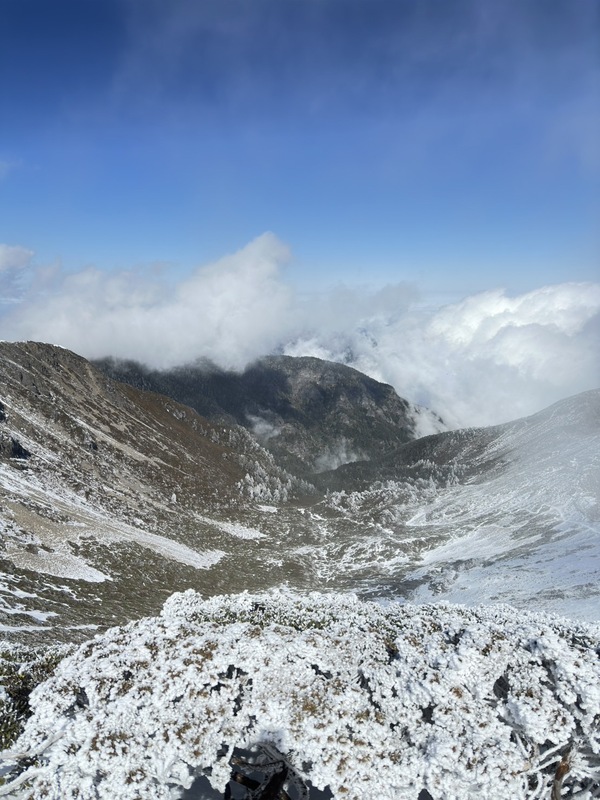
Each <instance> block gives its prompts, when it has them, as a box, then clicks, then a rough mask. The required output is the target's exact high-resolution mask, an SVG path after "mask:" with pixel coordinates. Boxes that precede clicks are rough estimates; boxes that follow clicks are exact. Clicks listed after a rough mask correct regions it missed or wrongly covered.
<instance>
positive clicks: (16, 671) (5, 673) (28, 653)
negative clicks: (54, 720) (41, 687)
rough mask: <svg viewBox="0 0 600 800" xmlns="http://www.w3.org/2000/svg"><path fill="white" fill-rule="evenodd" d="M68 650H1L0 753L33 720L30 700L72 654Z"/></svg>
mask: <svg viewBox="0 0 600 800" xmlns="http://www.w3.org/2000/svg"><path fill="white" fill-rule="evenodd" d="M70 649H72V648H69V647H67V646H57V647H47V648H33V647H26V646H25V645H18V644H5V645H4V646H3V647H2V648H1V649H0V750H4V749H6V748H7V747H9V746H10V745H11V744H12V743H13V742H14V741H15V739H17V737H18V736H19V735H20V734H21V733H22V731H23V727H24V725H25V721H26V720H27V719H28V717H29V716H30V708H29V697H30V695H31V692H32V691H33V689H34V688H35V687H36V686H37V685H38V684H40V683H42V682H43V681H45V680H46V679H47V678H48V677H49V676H50V675H51V674H52V672H53V671H54V669H55V667H56V665H57V664H58V663H59V662H60V660H61V659H62V658H64V656H65V655H66V654H67V653H68V652H70Z"/></svg>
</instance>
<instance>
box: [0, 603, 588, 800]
mask: <svg viewBox="0 0 600 800" xmlns="http://www.w3.org/2000/svg"><path fill="white" fill-rule="evenodd" d="M599 636H600V634H599V631H598V629H597V628H594V627H592V626H583V625H578V624H575V623H569V622H566V621H564V620H559V619H556V618H551V617H548V616H544V615H535V614H526V613H522V612H517V611H515V610H514V609H511V608H508V607H498V608H488V609H483V608H480V609H471V610H468V609H465V608H461V607H453V606H448V605H443V606H421V607H410V606H399V605H391V606H388V607H385V608H382V607H380V606H377V605H375V604H370V603H364V602H361V601H359V600H357V599H356V598H355V597H353V596H344V595H320V594H311V595H308V596H300V595H298V594H293V593H282V592H271V593H266V594H257V595H250V594H242V595H237V596H228V597H217V598H213V599H211V600H206V601H203V600H202V599H201V598H200V597H199V596H198V595H197V594H195V593H194V592H192V591H189V592H186V593H184V594H178V595H174V596H173V597H171V598H170V599H169V600H168V601H167V603H166V604H165V606H164V609H163V611H162V613H161V615H160V617H158V618H155V619H146V620H142V621H140V622H136V623H131V624H129V625H127V626H126V627H124V628H115V629H113V630H110V631H108V632H107V633H106V634H104V635H102V636H99V637H97V638H96V639H95V640H93V641H91V642H89V643H87V644H85V645H82V647H81V648H80V649H79V650H78V651H77V652H76V653H75V654H74V655H72V656H70V657H68V658H66V659H65V660H64V661H63V662H62V663H61V664H60V665H59V667H58V669H57V671H56V674H55V676H54V677H53V678H51V679H50V680H49V681H47V682H46V683H45V684H43V685H41V686H40V687H38V689H36V690H35V691H34V692H33V694H32V696H31V702H32V707H33V712H34V713H33V716H32V717H31V719H30V720H29V722H28V723H27V726H26V729H25V732H24V734H23V735H22V736H21V737H20V739H19V741H18V742H17V743H16V745H15V748H14V751H13V752H12V755H9V756H7V757H8V758H12V759H13V761H14V762H18V761H19V759H22V760H23V759H27V761H26V762H24V764H25V767H24V769H22V771H21V774H20V775H19V776H18V777H16V778H15V782H14V784H13V787H14V788H13V789H12V792H13V794H12V795H11V796H13V797H22V798H29V797H32V798H33V797H35V798H38V797H47V798H55V799H56V800H58V799H59V798H61V799H62V798H64V799H65V800H67V799H68V798H80V800H85V798H111V800H112V799H113V798H117V797H118V798H119V799H120V800H129V799H130V798H131V799H133V798H144V800H145V799H146V798H147V799H148V800H150V799H156V800H158V799H159V798H178V797H181V796H182V794H183V791H184V789H185V788H186V787H189V786H190V785H191V784H192V783H193V781H194V780H195V779H196V778H199V776H202V775H204V776H208V779H209V780H210V783H211V784H212V785H213V787H214V788H215V789H216V790H218V791H220V792H223V790H224V788H225V786H226V784H227V782H228V780H229V776H230V770H231V767H230V765H229V760H230V757H231V755H232V753H233V750H234V748H246V749H248V748H251V747H253V746H256V745H259V744H266V745H271V746H272V747H274V748H276V750H277V751H278V752H280V753H283V754H285V759H286V761H287V763H289V765H290V767H292V768H293V769H294V770H295V774H297V775H299V776H300V777H301V778H303V779H304V780H307V781H308V780H310V781H311V782H312V784H313V785H314V786H315V787H317V788H320V789H324V788H325V787H329V789H330V791H331V792H332V794H333V797H335V798H349V799H353V798H356V800H358V799H359V798H360V800H375V798H377V799H378V800H379V799H380V798H390V800H391V798H394V800H397V799H398V798H407V799H410V798H414V800H416V798H417V797H418V795H419V793H420V792H421V791H422V790H423V789H426V790H427V791H428V792H429V794H430V796H431V797H433V798H434V800H450V798H461V800H462V798H494V800H503V799H504V798H506V800H508V799H509V798H510V800H518V799H519V798H547V799H548V800H549V798H550V794H551V792H552V787H553V785H554V784H555V781H556V775H557V770H559V767H560V772H559V774H562V773H564V772H565V770H567V769H568V772H566V774H565V775H564V783H563V787H562V795H561V796H562V797H580V798H586V797H587V798H591V797H598V796H600V783H599V780H600V774H599V766H600V732H599V723H600V658H599V653H600V638H599ZM27 764H28V765H29V766H26V765H27ZM561 765H562V766H561ZM556 787H557V788H558V782H557V781H556ZM6 791H8V789H5V790H2V789H0V794H2V793H4V792H6Z"/></svg>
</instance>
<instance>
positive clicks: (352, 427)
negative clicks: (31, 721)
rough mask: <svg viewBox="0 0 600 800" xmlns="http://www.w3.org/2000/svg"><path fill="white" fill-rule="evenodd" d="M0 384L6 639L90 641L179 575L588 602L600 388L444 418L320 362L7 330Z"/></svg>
mask: <svg viewBox="0 0 600 800" xmlns="http://www.w3.org/2000/svg"><path fill="white" fill-rule="evenodd" d="M0 387H1V388H0V630H2V632H3V633H4V635H5V636H6V637H8V638H11V639H20V640H23V641H27V642H43V641H56V640H61V639H62V640H70V641H71V640H77V639H85V638H88V637H89V636H90V634H91V632H93V631H94V630H96V629H97V628H104V627H107V626H110V625H113V624H120V623H123V622H125V621H127V620H130V619H134V618H139V617H141V616H143V615H147V614H153V613H157V612H158V610H159V609H160V607H161V605H162V603H163V602H164V600H165V598H166V597H167V596H169V595H170V594H171V593H172V592H173V591H176V590H184V589H187V588H193V589H196V590H197V591H199V592H200V593H201V594H203V595H205V596H211V595H214V594H223V593H230V592H238V591H242V590H244V589H248V590H250V591H259V590H263V589H266V588H269V587H273V586H280V585H289V586H291V587H293V588H296V589H299V590H301V591H302V590H309V589H319V590H322V591H328V590H341V591H349V590H352V591H357V592H359V593H361V594H363V595H364V596H372V597H380V598H406V599H413V600H421V599H431V598H432V597H434V598H436V599H450V600H453V601H459V602H460V601H462V602H467V603H473V602H497V601H501V602H511V603H514V604H516V605H518V606H519V605H520V606H527V607H530V606H531V604H532V603H534V604H535V605H536V606H537V607H540V608H545V609H548V610H553V611H557V612H560V613H565V614H572V615H574V616H580V617H582V618H592V619H593V618H597V617H598V599H599V591H600V590H599V589H598V583H597V575H598V570H599V569H600V539H599V536H600V521H599V516H598V513H599V512H598V508H599V505H598V500H599V494H600V478H599V476H600V463H599V458H600V391H592V392H587V393H585V394H583V395H579V396H576V397H574V398H571V399H569V400H565V401H562V402H561V403H558V404H556V405H555V406H552V407H551V408H550V409H548V410H546V411H544V412H541V413H540V414H537V415H534V416H533V417H529V418H527V419H524V420H518V421H516V422H514V423H510V424H507V425H500V426H496V427H493V428H484V429H469V430H464V431H443V430H441V429H442V428H443V427H444V425H443V422H442V421H441V420H440V419H439V418H437V417H436V416H435V415H433V414H432V413H431V412H428V411H427V410H424V409H419V408H418V407H415V406H413V405H411V404H410V403H408V402H407V401H405V400H403V399H401V398H400V397H398V396H397V395H396V393H395V392H394V390H393V389H392V388H391V387H389V386H386V385H384V384H381V383H378V382H377V381H374V380H372V379H370V378H368V377H366V376H364V375H362V374H361V373H359V372H357V371H356V370H353V369H350V368H348V367H344V366H342V365H339V364H331V363H328V362H324V361H320V360H319V359H312V358H310V359H307V358H300V359H295V358H290V357H270V358H267V359H263V360H261V361H259V362H257V363H256V364H255V365H253V366H251V367H250V368H248V369H247V370H246V371H245V372H243V373H241V374H236V373H230V372H223V371H222V370H219V369H217V368H215V367H214V366H213V365H209V364H198V365H195V366H193V367H187V368H181V369H177V370H172V371H169V372H164V373H160V372H156V371H150V370H148V369H146V368H144V367H142V366H141V365H138V364H134V363H131V362H127V363H124V362H115V361H113V360H105V361H102V362H97V363H96V364H91V363H90V362H88V361H86V360H85V359H83V358H81V357H79V356H77V355H75V354H73V353H71V352H69V351H67V350H64V349H62V348H58V347H54V346H51V345H43V344H37V343H32V342H28V343H17V344H10V343H0ZM436 431H440V432H436ZM426 432H429V433H430V434H431V435H428V436H423V435H422V434H423V433H426Z"/></svg>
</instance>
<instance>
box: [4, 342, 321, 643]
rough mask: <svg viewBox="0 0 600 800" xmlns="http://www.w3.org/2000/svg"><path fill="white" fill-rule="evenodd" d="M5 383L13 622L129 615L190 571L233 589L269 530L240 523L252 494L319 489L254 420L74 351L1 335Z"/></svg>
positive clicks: (200, 584)
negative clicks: (230, 420)
mask: <svg viewBox="0 0 600 800" xmlns="http://www.w3.org/2000/svg"><path fill="white" fill-rule="evenodd" d="M0 385H1V386H2V394H1V400H0V402H1V406H0V534H1V541H0V545H1V549H0V573H2V577H1V578H0V597H1V598H2V601H1V602H0V624H2V625H4V628H5V630H6V631H7V632H15V631H16V630H21V631H22V632H23V633H24V635H28V633H29V632H30V631H34V633H40V634H43V632H44V631H45V630H48V631H50V630H51V623H52V621H53V615H56V614H58V615H59V618H60V624H61V625H62V626H64V625H67V624H71V625H77V624H80V623H82V619H80V617H83V619H84V620H85V622H86V623H90V624H107V623H110V622H111V621H112V620H113V619H114V620H119V621H124V620H126V619H129V618H131V616H135V615H139V614H140V613H145V612H147V611H149V610H150V609H151V608H154V609H156V608H158V607H160V602H161V600H162V599H164V597H166V596H167V595H168V594H170V593H171V592H172V591H173V590H174V589H176V588H178V587H180V585H181V583H183V584H185V585H186V586H195V587H196V588H203V589H205V590H207V591H208V592H209V593H213V592H215V591H218V590H221V591H223V590H226V589H227V588H229V587H232V588H233V587H235V586H236V572H235V570H234V569H232V568H231V565H227V561H228V560H229V559H232V560H234V561H235V560H236V559H237V558H238V557H239V554H240V553H241V552H247V551H248V550H250V549H251V544H252V541H254V540H257V539H259V538H260V537H261V533H260V532H259V531H256V530H254V529H251V528H246V527H244V526H243V525H242V524H240V523H241V520H242V519H243V517H244V512H243V506H244V504H245V503H246V502H247V500H248V498H249V497H251V496H253V497H258V498H260V499H261V500H262V501H272V500H274V499H276V500H280V499H285V498H286V497H287V496H288V495H290V494H291V493H293V492H294V491H299V492H306V491H307V490H309V489H310V487H308V486H307V485H304V484H302V483H301V482H299V481H297V480H296V479H294V478H293V477H292V476H290V475H288V474H287V473H285V472H284V471H283V470H281V469H280V468H279V467H277V466H276V465H275V464H274V462H273V459H272V456H271V455H270V454H268V453H267V452H266V451H264V450H263V449H262V448H261V447H260V446H259V445H258V444H257V443H256V441H254V439H253V438H252V437H251V436H250V435H249V434H248V433H247V432H246V431H245V430H243V429H241V428H235V429H234V428H229V427H224V426H215V425H212V424H211V423H209V422H207V421H206V420H203V419H202V418H200V417H199V416H198V415H197V414H196V412H194V411H193V410H191V409H189V408H187V407H185V406H182V405H180V404H178V403H176V402H175V401H173V400H170V399H167V398H165V397H162V396H159V395H155V394H152V393H149V392H140V391H139V390H136V389H134V388H132V387H129V386H124V385H120V384H117V383H115V382H113V381H111V380H110V379H108V378H106V377H105V376H104V375H102V374H101V373H100V372H98V371H97V370H96V369H95V368H93V367H92V366H91V365H90V364H89V363H88V362H87V361H85V360H84V359H83V358H80V357H79V356H76V355H75V354H73V353H70V352H69V351H67V350H63V349H61V348H56V347H52V346H50V345H40V344H36V343H19V344H7V343H0ZM232 519H233V522H232ZM223 559H225V562H226V565H225V566H224V568H223V569H222V570H221V571H220V572H218V573H214V571H212V570H211V568H212V567H214V566H215V565H217V564H218V563H219V562H221V561H222V560H223ZM264 570H265V567H264V566H263V568H262V572H264ZM267 572H268V568H267ZM255 575H256V581H257V584H260V583H263V584H264V583H267V584H268V583H270V582H271V580H272V579H270V578H267V577H264V576H263V575H262V573H261V569H259V568H257V569H256V570H255ZM65 581H66V584H65ZM111 582H112V585H111ZM237 586H239V582H237ZM240 588H241V587H240ZM65 600H66V601H67V602H65ZM77 609H79V610H77ZM92 609H95V610H94V611H92V613H90V612H91V610H92ZM113 615H114V616H113ZM90 618H91V619H90Z"/></svg>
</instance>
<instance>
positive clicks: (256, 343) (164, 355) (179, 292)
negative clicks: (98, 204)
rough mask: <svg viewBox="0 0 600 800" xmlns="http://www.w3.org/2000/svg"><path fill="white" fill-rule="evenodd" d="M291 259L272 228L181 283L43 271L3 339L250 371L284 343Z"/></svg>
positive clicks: (135, 274) (164, 363) (131, 274)
mask: <svg viewBox="0 0 600 800" xmlns="http://www.w3.org/2000/svg"><path fill="white" fill-rule="evenodd" d="M287 257H288V251H287V248H286V247H285V246H284V245H283V244H282V243H281V242H279V241H278V240H277V239H276V237H275V236H273V235H271V234H265V235H263V236H261V237H259V238H258V239H256V240H254V241H253V242H251V243H250V244H249V245H247V246H246V247H244V248H243V249H242V250H240V251H239V252H237V253H234V254H233V255H230V256H227V257H225V258H223V259H221V260H220V261H218V262H217V263H216V264H212V265H209V266H205V267H200V268H198V269H197V270H196V271H195V272H194V273H193V274H192V275H190V276H189V277H187V278H186V279H185V280H183V281H182V282H181V283H179V284H178V285H176V286H171V285H168V284H167V283H166V282H161V281H160V279H159V278H158V277H156V276H150V277H148V276H147V275H145V274H144V273H142V272H139V271H125V272H116V273H106V272H103V271H101V270H99V269H96V268H94V267H89V268H86V269H84V270H82V271H80V272H77V273H73V274H64V273H62V272H60V271H56V270H48V271H44V272H42V271H40V272H39V273H38V276H37V282H36V291H35V294H32V296H31V297H30V298H28V300H27V302H25V303H23V304H22V306H21V307H20V308H19V311H18V314H13V315H12V316H9V317H8V318H5V320H4V324H3V327H4V329H5V331H6V333H5V334H4V335H5V336H6V335H7V333H8V337H9V338H16V339H23V338H29V339H39V340H42V341H50V342H55V343H57V344H61V345H63V346H64V347H68V348H71V349H73V350H75V351H77V352H79V353H82V354H84V355H85V356H88V357H91V358H93V357H101V356H105V355H114V356H117V357H123V358H134V359H139V360H141V361H144V362H147V363H150V364H153V365H155V366H158V367H170V366H174V365H175V364H180V363H182V362H187V361H191V360H194V359H195V358H197V357H198V356H200V355H201V356H205V357H207V358H210V359H213V360H214V361H216V362H217V363H219V364H221V365H223V366H226V367H232V368H239V367H243V366H244V365H245V364H246V363H248V361H249V360H251V359H252V358H255V357H256V355H257V354H259V353H263V352H268V351H269V350H271V349H272V348H273V347H275V346H276V344H277V343H278V340H279V333H280V331H281V329H282V327H283V326H284V320H285V315H286V311H287V307H288V305H289V300H290V293H289V290H288V288H287V287H286V285H285V284H284V283H283V282H282V280H281V278H280V268H281V266H282V264H283V263H284V262H285V261H286V259H287Z"/></svg>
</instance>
